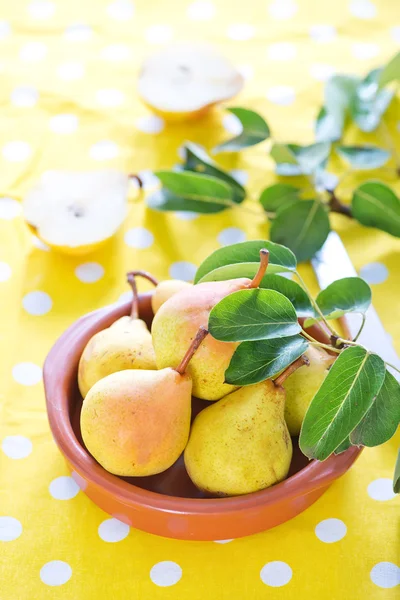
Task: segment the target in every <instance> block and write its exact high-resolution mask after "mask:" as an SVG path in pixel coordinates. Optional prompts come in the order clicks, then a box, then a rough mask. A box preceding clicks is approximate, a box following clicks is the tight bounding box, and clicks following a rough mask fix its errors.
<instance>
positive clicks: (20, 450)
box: [1, 435, 32, 460]
mask: <svg viewBox="0 0 400 600" xmlns="http://www.w3.org/2000/svg"><path fill="white" fill-rule="evenodd" d="M1 447H2V450H3V452H4V454H5V455H6V456H8V458H13V459H14V460H19V459H20V458H26V457H27V456H29V455H30V453H31V452H32V442H31V440H30V439H29V438H27V437H24V436H23V435H9V436H7V437H5V438H4V440H3V442H2V444H1Z"/></svg>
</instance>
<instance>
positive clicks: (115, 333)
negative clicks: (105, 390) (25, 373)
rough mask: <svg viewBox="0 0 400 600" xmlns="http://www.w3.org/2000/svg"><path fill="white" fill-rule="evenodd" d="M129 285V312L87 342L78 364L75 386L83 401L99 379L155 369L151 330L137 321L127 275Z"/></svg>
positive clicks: (136, 309) (131, 278)
mask: <svg viewBox="0 0 400 600" xmlns="http://www.w3.org/2000/svg"><path fill="white" fill-rule="evenodd" d="M128 282H129V283H130V285H131V286H132V290H133V300H132V311H131V315H130V316H129V317H121V318H120V319H118V321H116V322H115V323H113V324H112V325H111V327H108V328H107V329H104V330H103V331H99V332H98V333H96V334H95V335H94V336H93V337H92V338H91V339H90V340H89V342H88V343H87V345H86V347H85V349H84V351H83V353H82V356H81V358H80V361H79V368H78V384H79V390H80V392H81V394H82V397H83V398H84V397H85V396H86V394H87V393H88V391H89V390H90V388H91V387H92V386H93V385H94V384H95V383H96V382H97V381H99V380H100V379H102V378H103V377H106V376H107V375H110V374H111V373H115V372H116V371H123V370H124V369H156V368H157V367H156V362H155V354H154V349H153V343H152V340H151V334H150V331H149V330H148V328H147V325H146V323H145V322H144V321H142V320H141V319H139V318H138V295H137V289H136V283H135V278H134V276H132V274H131V273H128Z"/></svg>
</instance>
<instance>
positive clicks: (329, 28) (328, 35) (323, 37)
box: [310, 25, 337, 44]
mask: <svg viewBox="0 0 400 600" xmlns="http://www.w3.org/2000/svg"><path fill="white" fill-rule="evenodd" d="M336 35H337V31H336V28H335V27H334V26H333V25H313V26H312V27H311V28H310V36H311V38H312V39H313V40H314V42H319V43H320V44H325V43H327V42H331V41H332V40H334V39H335V37H336Z"/></svg>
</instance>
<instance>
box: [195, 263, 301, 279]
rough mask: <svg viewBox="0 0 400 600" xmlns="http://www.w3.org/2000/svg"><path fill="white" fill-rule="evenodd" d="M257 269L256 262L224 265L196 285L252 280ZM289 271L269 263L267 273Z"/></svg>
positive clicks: (257, 264)
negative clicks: (211, 282)
mask: <svg viewBox="0 0 400 600" xmlns="http://www.w3.org/2000/svg"><path fill="white" fill-rule="evenodd" d="M258 267H259V263H256V262H251V263H235V264H233V265H224V266H222V267H218V268H217V269H214V270H213V271H210V272H209V273H207V274H206V275H204V277H202V278H201V279H200V281H199V282H198V283H205V282H206V281H227V280H228V279H237V278H238V277H248V278H249V279H253V277H254V276H255V274H256V273H257V271H258ZM291 270H292V269H288V268H287V267H282V266H281V265H274V264H273V263H269V264H268V268H267V273H268V274H276V273H287V272H290V271H291Z"/></svg>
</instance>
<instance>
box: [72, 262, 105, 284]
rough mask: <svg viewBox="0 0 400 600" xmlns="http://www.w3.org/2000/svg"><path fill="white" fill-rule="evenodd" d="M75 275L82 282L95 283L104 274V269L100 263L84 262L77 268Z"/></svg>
mask: <svg viewBox="0 0 400 600" xmlns="http://www.w3.org/2000/svg"><path fill="white" fill-rule="evenodd" d="M75 275H76V276H77V278H78V279H79V281H82V283H95V282H96V281H99V279H101V278H102V277H103V275H104V269H103V267H102V266H101V265H99V263H95V262H87V263H82V264H81V265H79V266H78V267H76V269H75Z"/></svg>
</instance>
